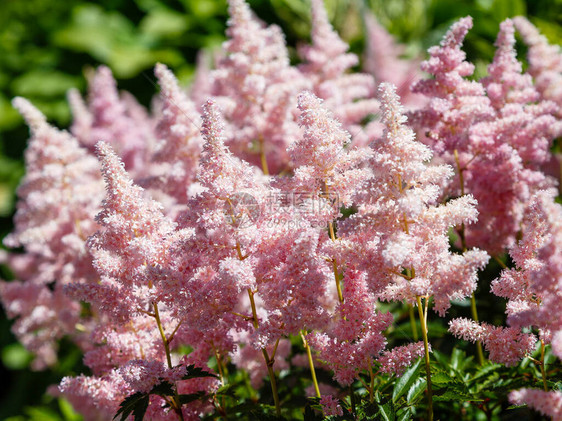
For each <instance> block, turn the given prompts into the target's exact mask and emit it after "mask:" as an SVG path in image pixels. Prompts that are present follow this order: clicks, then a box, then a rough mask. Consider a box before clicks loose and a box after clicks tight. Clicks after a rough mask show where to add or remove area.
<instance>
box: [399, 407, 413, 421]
mask: <svg viewBox="0 0 562 421" xmlns="http://www.w3.org/2000/svg"><path fill="white" fill-rule="evenodd" d="M411 419H412V408H402V409H401V410H400V411H398V413H397V415H396V421H406V420H411Z"/></svg>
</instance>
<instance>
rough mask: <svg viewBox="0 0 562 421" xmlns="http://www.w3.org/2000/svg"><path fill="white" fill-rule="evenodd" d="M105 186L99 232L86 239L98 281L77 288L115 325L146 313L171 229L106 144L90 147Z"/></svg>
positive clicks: (157, 207) (172, 228) (160, 210)
mask: <svg viewBox="0 0 562 421" xmlns="http://www.w3.org/2000/svg"><path fill="white" fill-rule="evenodd" d="M96 149H97V152H98V156H99V159H100V161H101V163H102V173H103V175H104V178H105V181H106V186H107V197H106V198H105V199H104V201H103V209H102V211H101V212H100V213H99V214H98V215H97V216H96V220H97V221H98V222H99V224H100V225H101V226H102V227H103V228H102V230H100V231H98V232H97V233H96V234H95V235H93V236H92V237H90V239H89V240H88V247H89V248H90V250H91V253H92V255H93V257H94V266H95V267H96V270H97V271H98V272H99V274H100V276H101V280H100V282H98V283H96V284H92V283H89V284H84V285H77V286H75V288H77V289H78V292H77V294H78V295H79V294H80V290H82V291H81V292H82V293H83V294H85V295H86V296H87V297H88V298H89V300H88V301H89V302H94V303H96V304H97V305H99V306H100V307H101V308H102V309H103V310H104V312H105V314H108V315H110V316H111V317H115V318H116V320H127V319H128V318H129V317H130V316H132V315H135V314H138V313H139V310H147V309H150V303H151V301H152V300H153V299H154V297H153V294H154V293H155V291H157V289H152V286H153V285H154V284H157V283H158V280H159V277H158V271H157V270H156V269H157V268H158V266H159V265H161V264H162V263H163V261H162V259H163V258H164V251H165V249H166V246H167V244H169V242H171V241H172V239H173V238H174V230H175V224H174V223H173V222H172V221H170V220H169V219H168V218H166V217H165V216H164V215H163V214H162V206H161V205H160V204H158V203H157V202H155V201H152V200H149V199H146V198H145V197H144V192H143V189H142V188H141V187H138V186H136V185H134V184H133V181H132V180H131V179H130V177H129V176H128V174H127V173H126V171H125V168H124V166H123V163H122V161H121V160H120V159H119V158H118V157H117V156H116V155H115V153H114V152H113V150H112V149H111V147H110V146H109V145H107V144H106V143H103V142H100V143H98V145H97V146H96Z"/></svg>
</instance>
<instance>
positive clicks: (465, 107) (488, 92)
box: [413, 18, 555, 255]
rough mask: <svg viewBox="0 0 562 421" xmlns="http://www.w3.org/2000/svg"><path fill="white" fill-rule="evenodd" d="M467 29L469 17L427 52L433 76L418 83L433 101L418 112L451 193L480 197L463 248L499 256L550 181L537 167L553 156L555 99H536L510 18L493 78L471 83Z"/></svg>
mask: <svg viewBox="0 0 562 421" xmlns="http://www.w3.org/2000/svg"><path fill="white" fill-rule="evenodd" d="M470 27H471V20H470V19H469V18H465V19H462V20H460V21H459V22H457V23H456V24H455V25H453V27H452V28H451V30H450V31H449V32H448V34H447V35H446V36H445V39H444V40H443V42H442V44H441V46H440V47H432V48H431V49H430V54H431V56H432V58H430V59H429V60H428V61H426V62H424V63H423V64H422V68H424V69H425V70H426V71H429V72H430V73H431V74H432V75H433V76H434V79H428V80H423V81H420V82H418V83H417V84H416V85H415V86H414V87H413V90H414V91H415V92H422V93H424V94H425V95H427V96H429V97H430V102H429V104H428V105H427V106H426V107H425V108H423V109H422V110H421V111H418V112H416V113H415V114H414V115H415V120H416V121H417V122H418V123H420V126H421V127H423V128H425V129H428V130H429V135H428V139H429V140H430V141H429V144H430V145H431V147H432V148H433V150H434V151H435V153H436V154H437V155H438V156H440V157H441V158H442V159H443V160H444V161H445V162H448V163H450V164H452V165H454V166H455V167H456V177H455V179H454V180H453V182H452V183H451V184H450V185H449V186H448V189H447V192H446V194H447V195H448V196H450V197H456V196H458V195H462V194H465V193H470V194H472V195H473V196H474V197H475V199H476V200H477V201H478V210H479V213H480V217H479V219H478V221H477V222H476V223H475V224H473V225H471V226H470V227H466V230H465V229H464V228H462V231H461V232H460V235H461V240H462V242H463V243H462V246H463V247H474V246H477V247H481V248H483V249H485V250H486V251H488V252H489V253H490V254H492V255H499V254H501V253H503V252H504V251H505V249H506V248H507V247H509V246H511V245H512V244H513V242H514V241H515V236H516V233H517V231H518V229H519V228H518V227H519V224H520V222H521V218H522V215H523V209H524V208H525V205H526V203H527V202H528V200H529V199H530V197H531V195H532V193H533V191H536V190H537V189H539V188H544V187H547V186H549V185H550V184H551V181H550V180H548V179H547V178H545V177H544V175H543V174H542V172H540V171H538V169H539V168H540V166H541V165H542V164H543V163H544V162H545V161H546V160H547V159H548V157H549V146H550V143H551V141H552V138H553V135H554V132H553V130H552V127H553V125H555V118H554V117H553V116H552V115H551V113H552V112H553V110H554V104H553V103H549V102H545V101H542V102H538V103H537V101H538V100H539V95H538V93H537V92H536V90H535V89H534V87H533V85H532V79H531V77H530V76H529V75H528V74H525V73H522V69H521V64H520V63H519V62H518V61H517V58H516V53H515V49H514V44H515V38H514V27H513V22H512V21H511V20H509V19H508V20H506V21H505V22H503V23H502V24H501V26H500V32H499V34H498V38H497V40H496V46H497V51H496V55H495V57H494V61H493V62H492V64H491V65H490V66H489V69H488V70H489V76H487V77H485V78H483V79H482V81H481V82H475V81H468V80H466V79H465V77H466V76H470V75H471V74H472V71H473V68H474V66H473V65H471V64H470V63H468V62H466V61H464V57H465V55H464V52H462V50H461V49H460V45H461V42H462V39H463V38H464V36H465V35H466V32H467V31H468V29H469V28H470ZM420 118H421V120H420ZM433 119H434V120H433Z"/></svg>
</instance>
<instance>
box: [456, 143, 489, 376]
mask: <svg viewBox="0 0 562 421" xmlns="http://www.w3.org/2000/svg"><path fill="white" fill-rule="evenodd" d="M453 155H454V156H455V163H456V164H457V171H458V173H459V184H460V188H461V196H464V194H465V191H464V173H463V172H464V170H465V169H466V168H461V162H460V159H459V152H458V151H457V150H456V149H455V150H454V151H453ZM458 233H459V237H460V240H461V245H462V252H463V254H464V253H466V251H467V250H468V247H467V246H466V234H465V226H464V222H463V223H462V224H461V227H460V230H459V231H458ZM470 311H471V313H472V319H473V320H474V321H475V322H476V323H478V310H477V309H476V298H475V297H474V292H473V293H472V295H471V296H470ZM476 353H477V354H478V363H479V364H480V365H482V364H484V351H483V350H482V342H480V341H477V342H476Z"/></svg>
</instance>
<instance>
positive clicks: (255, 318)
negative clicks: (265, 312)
mask: <svg viewBox="0 0 562 421" xmlns="http://www.w3.org/2000/svg"><path fill="white" fill-rule="evenodd" d="M248 297H250V305H251V307H252V316H253V324H254V328H256V329H257V328H258V327H259V324H258V313H257V311H256V302H255V300H254V292H253V291H252V290H251V289H250V288H248ZM261 352H262V354H263V358H264V360H265V365H266V366H267V372H268V373H269V383H270V384H271V393H272V394H273V402H274V403H275V412H276V413H277V417H280V416H281V405H280V404H279V394H278V393H277V381H276V380H275V372H274V371H273V363H274V362H275V361H274V360H273V359H271V358H270V357H269V354H268V353H267V350H266V349H265V348H262V349H261Z"/></svg>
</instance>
